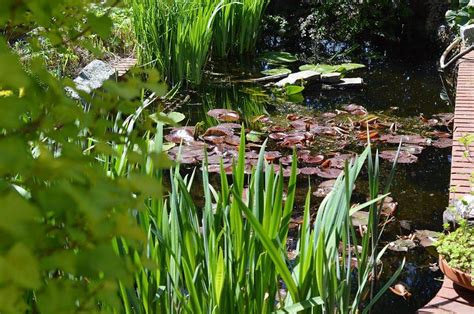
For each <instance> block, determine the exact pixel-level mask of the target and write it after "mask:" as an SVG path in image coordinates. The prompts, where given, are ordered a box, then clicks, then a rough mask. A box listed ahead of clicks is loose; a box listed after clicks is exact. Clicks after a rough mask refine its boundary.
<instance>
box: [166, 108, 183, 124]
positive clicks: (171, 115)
mask: <svg viewBox="0 0 474 314" xmlns="http://www.w3.org/2000/svg"><path fill="white" fill-rule="evenodd" d="M168 118H170V119H171V120H173V121H174V122H175V123H179V122H181V121H183V120H184V119H185V118H186V116H185V115H184V114H182V113H181V112H175V111H173V112H170V113H168Z"/></svg>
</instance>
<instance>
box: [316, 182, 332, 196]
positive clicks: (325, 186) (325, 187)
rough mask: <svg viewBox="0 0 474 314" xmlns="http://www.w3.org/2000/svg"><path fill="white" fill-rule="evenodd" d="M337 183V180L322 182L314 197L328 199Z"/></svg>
mask: <svg viewBox="0 0 474 314" xmlns="http://www.w3.org/2000/svg"><path fill="white" fill-rule="evenodd" d="M335 183H336V180H328V181H324V182H322V183H321V184H320V185H319V186H318V188H317V189H316V191H314V193H313V195H314V196H316V197H326V195H328V194H329V193H330V192H331V191H332V189H333V188H334V184H335Z"/></svg>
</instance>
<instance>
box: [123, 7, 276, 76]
mask: <svg viewBox="0 0 474 314" xmlns="http://www.w3.org/2000/svg"><path fill="white" fill-rule="evenodd" d="M129 1H130V2H131V5H132V10H133V20H134V29H135V36H136V38H137V42H138V55H139V58H140V60H141V62H142V64H147V65H150V66H156V67H157V68H158V69H159V70H160V72H161V73H162V74H163V76H164V77H165V78H166V79H167V81H168V82H170V83H172V84H176V83H178V82H181V81H184V80H185V81H188V82H191V83H192V84H195V85H198V84H200V83H201V80H202V73H203V69H204V67H205V64H206V62H207V61H208V60H209V58H210V57H211V54H212V55H215V56H217V57H221V58H224V57H228V56H230V55H234V56H237V55H239V56H242V55H245V54H251V53H253V52H254V51H255V46H256V43H257V39H258V35H259V32H260V28H261V23H262V17H263V13H264V11H265V8H266V7H267V5H268V3H269V0H239V1H235V0H175V1H162V0H129ZM211 48H214V50H213V51H212V53H211V50H212V49H211Z"/></svg>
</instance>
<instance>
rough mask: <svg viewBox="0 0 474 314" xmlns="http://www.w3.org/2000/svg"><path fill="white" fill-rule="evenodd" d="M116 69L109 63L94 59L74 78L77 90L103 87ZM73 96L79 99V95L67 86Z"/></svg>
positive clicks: (88, 90) (91, 89)
mask: <svg viewBox="0 0 474 314" xmlns="http://www.w3.org/2000/svg"><path fill="white" fill-rule="evenodd" d="M115 72H116V71H115V69H114V68H113V67H112V66H111V65H110V64H108V63H105V62H103V61H100V60H93V61H92V62H91V63H89V64H88V65H86V66H85V67H84V69H82V71H81V72H80V73H79V75H78V76H77V77H76V78H75V79H74V83H76V88H75V89H76V90H80V91H84V92H86V93H90V92H91V91H93V90H94V89H97V88H99V87H101V86H102V85H103V84H104V82H105V81H106V80H108V79H109V78H111V77H112V76H113V75H115ZM67 91H68V92H69V93H70V95H71V97H72V98H75V99H79V95H78V94H77V92H76V91H74V90H73V89H71V88H67Z"/></svg>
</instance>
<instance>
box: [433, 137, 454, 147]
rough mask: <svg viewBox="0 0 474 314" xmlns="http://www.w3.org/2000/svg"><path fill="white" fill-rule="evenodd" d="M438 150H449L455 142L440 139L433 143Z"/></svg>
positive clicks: (448, 139) (443, 138)
mask: <svg viewBox="0 0 474 314" xmlns="http://www.w3.org/2000/svg"><path fill="white" fill-rule="evenodd" d="M431 145H433V146H434V147H436V148H449V147H452V146H453V140H452V139H450V138H445V137H442V138H439V139H437V140H435V141H433V142H432V143H431Z"/></svg>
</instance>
